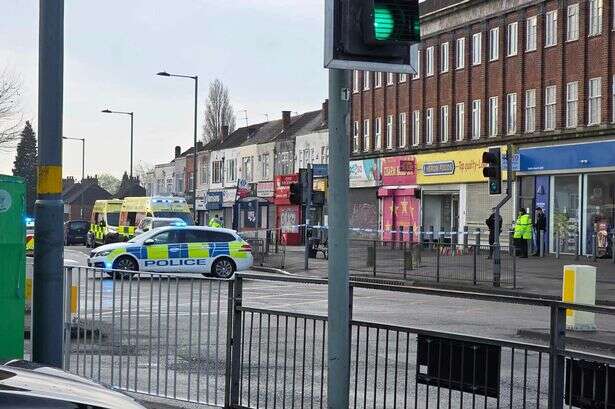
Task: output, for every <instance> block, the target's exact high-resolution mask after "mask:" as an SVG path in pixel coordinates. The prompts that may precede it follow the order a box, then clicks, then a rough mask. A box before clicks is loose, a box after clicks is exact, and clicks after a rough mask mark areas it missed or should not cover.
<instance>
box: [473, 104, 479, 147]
mask: <svg viewBox="0 0 615 409" xmlns="http://www.w3.org/2000/svg"><path fill="white" fill-rule="evenodd" d="M472 139H480V99H475V100H474V101H472Z"/></svg>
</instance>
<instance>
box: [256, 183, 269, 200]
mask: <svg viewBox="0 0 615 409" xmlns="http://www.w3.org/2000/svg"><path fill="white" fill-rule="evenodd" d="M256 195H257V196H258V197H273V182H259V183H258V184H257V186H256Z"/></svg>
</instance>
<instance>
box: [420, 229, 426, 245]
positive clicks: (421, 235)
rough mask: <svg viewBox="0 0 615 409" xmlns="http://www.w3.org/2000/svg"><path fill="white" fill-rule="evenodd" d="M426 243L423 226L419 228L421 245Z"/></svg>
mask: <svg viewBox="0 0 615 409" xmlns="http://www.w3.org/2000/svg"><path fill="white" fill-rule="evenodd" d="M424 242H425V228H424V227H423V226H420V227H419V244H423V243H424Z"/></svg>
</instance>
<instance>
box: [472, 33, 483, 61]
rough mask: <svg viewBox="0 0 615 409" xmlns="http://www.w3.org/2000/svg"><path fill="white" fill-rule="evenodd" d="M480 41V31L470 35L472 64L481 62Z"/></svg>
mask: <svg viewBox="0 0 615 409" xmlns="http://www.w3.org/2000/svg"><path fill="white" fill-rule="evenodd" d="M481 42H482V33H475V34H473V35H472V64H473V65H479V64H480V63H481V45H482V44H481Z"/></svg>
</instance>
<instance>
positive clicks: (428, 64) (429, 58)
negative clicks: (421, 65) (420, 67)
mask: <svg viewBox="0 0 615 409" xmlns="http://www.w3.org/2000/svg"><path fill="white" fill-rule="evenodd" d="M425 75H426V76H427V77H429V76H430V75H433V47H427V51H426V52H425Z"/></svg>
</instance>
